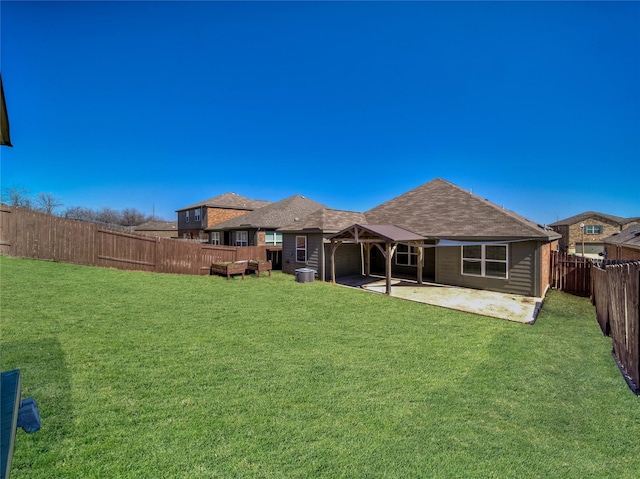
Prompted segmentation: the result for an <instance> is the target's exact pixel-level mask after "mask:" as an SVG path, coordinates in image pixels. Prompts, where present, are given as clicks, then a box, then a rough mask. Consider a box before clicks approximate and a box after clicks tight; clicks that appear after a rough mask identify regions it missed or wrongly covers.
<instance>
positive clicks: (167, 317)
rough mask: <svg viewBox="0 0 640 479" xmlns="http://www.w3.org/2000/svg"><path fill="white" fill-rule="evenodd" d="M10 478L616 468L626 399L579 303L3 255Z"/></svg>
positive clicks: (625, 473) (546, 473)
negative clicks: (30, 425)
mask: <svg viewBox="0 0 640 479" xmlns="http://www.w3.org/2000/svg"><path fill="white" fill-rule="evenodd" d="M0 267H1V270H0V278H1V286H2V289H1V295H2V296H1V306H2V309H1V315H2V316H1V319H2V324H1V346H2V356H1V369H2V370H3V371H6V370H9V369H14V368H19V369H21V371H22V374H23V397H29V396H33V397H35V399H36V400H37V401H38V404H39V408H40V413H41V416H42V429H41V430H40V431H38V432H37V433H35V434H33V435H28V434H26V433H24V432H23V431H22V430H20V431H18V434H17V439H16V448H15V453H14V458H13V471H12V475H11V477H12V479H19V478H30V479H31V478H47V479H49V478H59V477H65V478H92V477H96V478H97V477H100V478H123V477H127V478H142V477H145V478H146V477H149V478H200V477H202V478H208V477H221V478H227V477H278V478H279V477H308V478H318V477H326V478H336V477H348V478H363V477H372V478H373V477H375V478H378V477H394V478H407V477H442V478H451V477H478V478H486V477H514V478H516V477H517V478H531V477H540V478H549V477H574V478H586V477H592V478H605V477H611V478H624V477H634V478H635V477H637V475H638V471H640V441H639V440H638V438H640V398H638V397H637V396H635V395H634V394H633V393H632V392H631V391H630V390H629V389H628V388H627V386H626V384H625V382H624V380H623V379H622V377H621V375H620V373H619V371H618V369H617V368H616V366H615V363H614V361H613V358H612V356H611V341H610V339H609V338H605V337H603V336H602V334H601V333H600V330H599V328H598V324H597V322H596V320H595V315H594V311H593V308H592V306H591V305H590V303H589V302H588V300H586V299H582V298H575V297H572V296H568V295H565V294H562V293H557V292H552V293H550V295H549V296H548V300H547V302H546V304H545V306H544V308H543V310H542V313H541V315H540V317H539V319H538V321H537V323H536V324H535V325H533V326H528V325H522V324H518V323H512V322H508V321H501V320H497V319H490V318H486V317H480V316H475V315H471V314H465V313H460V312H454V311H450V310H446V309H441V308H436V307H430V306H426V305H421V304H417V303H411V302H407V301H403V300H400V299H395V298H389V297H385V296H383V295H377V294H373V293H367V292H363V291H358V290H354V289H348V288H343V287H339V286H332V285H330V284H325V283H321V282H314V283H307V284H300V283H296V282H295V280H294V278H293V277H292V276H288V275H283V274H279V273H275V274H274V275H273V276H272V277H271V278H269V277H267V276H265V275H263V276H262V277H261V278H260V279H257V278H256V277H255V275H251V276H247V278H246V279H245V280H244V281H242V280H241V279H240V278H239V277H236V278H233V279H232V280H231V281H227V280H226V279H225V278H222V277H209V276H178V275H157V274H150V273H139V272H123V271H115V270H108V269H99V268H90V267H84V266H74V265H67V264H59V263H49V262H38V261H31V260H19V259H13V258H6V257H2V258H0Z"/></svg>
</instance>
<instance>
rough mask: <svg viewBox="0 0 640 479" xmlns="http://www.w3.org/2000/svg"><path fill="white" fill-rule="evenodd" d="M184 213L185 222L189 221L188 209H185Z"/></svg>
mask: <svg viewBox="0 0 640 479" xmlns="http://www.w3.org/2000/svg"><path fill="white" fill-rule="evenodd" d="M184 215H185V218H186V221H185V222H186V223H188V222H189V210H187V211H185V212H184Z"/></svg>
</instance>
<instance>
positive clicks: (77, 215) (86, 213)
mask: <svg viewBox="0 0 640 479" xmlns="http://www.w3.org/2000/svg"><path fill="white" fill-rule="evenodd" d="M62 216H64V217H65V218H69V219H72V220H80V221H94V220H95V216H96V213H95V211H93V210H92V209H91V208H84V207H82V206H70V207H69V208H67V209H66V210H65V212H64V213H63V214H62Z"/></svg>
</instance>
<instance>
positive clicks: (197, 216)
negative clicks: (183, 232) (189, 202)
mask: <svg viewBox="0 0 640 479" xmlns="http://www.w3.org/2000/svg"><path fill="white" fill-rule="evenodd" d="M193 221H200V208H197V209H196V213H195V214H194V215H193Z"/></svg>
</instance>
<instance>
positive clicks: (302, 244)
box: [296, 236, 307, 263]
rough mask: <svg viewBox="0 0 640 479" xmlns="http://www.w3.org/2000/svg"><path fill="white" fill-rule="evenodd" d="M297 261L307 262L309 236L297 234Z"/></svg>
mask: <svg viewBox="0 0 640 479" xmlns="http://www.w3.org/2000/svg"><path fill="white" fill-rule="evenodd" d="M296 262H297V263H306V262H307V237H306V236H296Z"/></svg>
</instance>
